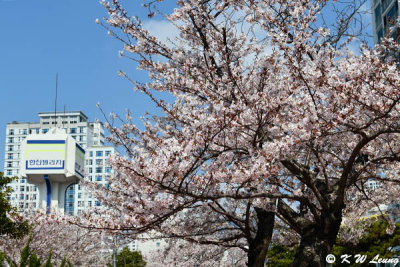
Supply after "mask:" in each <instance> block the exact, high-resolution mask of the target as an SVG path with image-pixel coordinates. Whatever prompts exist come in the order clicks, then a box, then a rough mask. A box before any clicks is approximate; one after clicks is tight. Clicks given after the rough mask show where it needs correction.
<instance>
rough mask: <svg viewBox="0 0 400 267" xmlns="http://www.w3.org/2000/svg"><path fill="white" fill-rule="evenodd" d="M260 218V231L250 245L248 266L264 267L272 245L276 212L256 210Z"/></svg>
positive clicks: (258, 230)
mask: <svg viewBox="0 0 400 267" xmlns="http://www.w3.org/2000/svg"><path fill="white" fill-rule="evenodd" d="M254 209H255V211H256V213H257V218H258V229H257V233H256V236H255V238H254V239H252V240H251V242H250V244H249V252H248V254H247V257H248V264H247V265H248V266H249V267H264V266H265V263H264V262H265V257H266V256H267V251H268V247H269V244H270V243H271V238H272V232H273V230H274V223H275V212H271V211H266V210H264V209H260V208H254Z"/></svg>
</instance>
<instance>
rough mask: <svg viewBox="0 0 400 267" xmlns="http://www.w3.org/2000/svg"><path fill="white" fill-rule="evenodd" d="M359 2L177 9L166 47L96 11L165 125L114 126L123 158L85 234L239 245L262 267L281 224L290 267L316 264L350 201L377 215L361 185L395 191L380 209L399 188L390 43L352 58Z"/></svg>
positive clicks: (129, 23)
mask: <svg viewBox="0 0 400 267" xmlns="http://www.w3.org/2000/svg"><path fill="white" fill-rule="evenodd" d="M151 2H153V1H151ZM156 2H159V1H156ZM363 3H364V2H363V1H349V5H348V6H343V5H341V6H339V5H337V4H336V1H333V2H330V1H325V0H321V1H318V0H316V1H307V0H302V1H298V0H296V1H295V0H288V1H280V0H279V1H278V0H259V1H243V0H225V1H194V0H193V1H191V0H181V1H177V4H178V8H177V9H175V11H174V12H173V14H171V15H168V16H166V18H167V19H168V20H169V21H170V22H171V23H172V24H174V25H176V27H177V29H178V30H179V33H180V34H179V36H178V37H176V38H175V39H173V40H170V42H167V43H164V42H162V41H160V40H159V39H157V37H155V36H152V35H151V34H150V33H149V31H147V30H146V29H144V28H143V24H142V22H141V21H140V20H139V19H138V18H136V17H131V16H129V15H128V13H127V12H126V11H125V10H124V9H123V8H122V6H121V5H120V4H119V1H116V0H114V1H112V2H111V3H109V2H104V5H105V7H106V8H107V10H108V13H109V17H108V18H107V19H106V22H107V23H108V24H109V25H110V26H111V27H112V29H109V31H110V34H111V35H114V36H116V37H117V38H119V39H120V40H121V41H122V42H123V43H124V50H125V53H127V57H130V58H132V59H133V60H134V61H136V62H137V67H138V68H139V69H143V70H145V71H147V72H148V73H149V76H150V82H148V83H140V82H138V81H133V80H131V81H132V83H133V84H134V87H135V89H136V90H139V91H141V92H144V93H146V94H147V95H149V96H150V97H151V99H152V100H153V101H154V102H155V104H156V105H157V106H158V107H160V108H161V109H162V112H163V115H162V116H153V117H147V118H146V119H145V129H144V130H141V129H140V128H138V127H136V126H135V125H133V124H132V122H131V114H128V115H127V119H126V121H124V122H123V124H122V126H121V127H119V128H118V127H113V121H110V122H109V124H108V125H107V126H108V129H109V130H110V132H111V134H112V136H111V138H109V141H111V142H113V143H114V144H115V145H117V146H118V145H119V146H123V147H124V148H125V149H126V150H127V156H126V157H124V156H119V155H117V156H115V157H113V158H111V161H110V162H111V164H112V165H113V167H114V169H115V170H116V171H117V172H118V174H117V175H116V176H115V177H113V178H112V179H110V188H109V189H106V190H103V192H100V193H99V194H98V195H97V197H98V198H99V199H100V200H101V201H102V202H103V204H104V206H105V209H104V210H103V211H101V213H99V215H100V216H101V217H98V218H97V219H96V215H95V214H94V215H92V217H91V218H90V220H88V221H86V222H82V223H86V224H89V226H95V227H99V228H104V229H120V230H123V231H124V232H125V233H129V232H130V233H131V234H133V235H134V234H136V233H139V232H142V231H148V230H150V229H155V230H156V231H158V232H160V233H161V234H162V235H163V236H165V237H169V238H180V239H184V240H187V241H191V242H195V243H199V244H210V245H211V244H212V245H218V246H224V247H226V248H231V247H237V248H240V249H242V250H243V251H245V252H246V253H247V257H248V265H249V266H263V265H264V260H265V255H266V253H267V249H268V247H269V244H270V242H271V239H272V238H273V229H274V223H275V220H276V218H275V217H276V216H275V215H277V216H278V217H279V218H280V219H281V220H282V221H283V222H284V223H285V224H287V225H289V226H290V228H291V229H292V230H294V231H295V232H297V234H298V236H299V237H300V244H299V248H298V250H297V253H296V256H295V260H294V263H293V265H295V266H309V265H312V266H324V265H325V257H326V255H327V254H328V253H329V252H330V251H331V250H332V248H333V245H334V244H335V242H336V238H337V235H338V232H339V229H340V225H341V223H342V218H343V212H345V210H346V209H351V208H353V209H355V207H354V206H352V205H354V203H355V201H353V200H354V199H353V193H354V192H357V193H358V194H360V195H363V196H364V197H363V198H361V197H360V198H359V199H360V202H359V203H358V204H359V205H360V204H361V203H368V204H369V205H370V203H373V205H376V204H377V203H376V202H374V201H371V197H370V196H371V192H370V190H369V189H368V187H367V186H366V184H367V181H368V179H376V180H378V181H380V182H381V183H382V184H383V185H384V186H385V188H387V189H388V190H389V191H388V193H387V194H385V196H382V197H385V201H386V202H390V201H392V199H390V196H391V194H392V193H393V194H394V193H395V192H396V191H398V190H396V187H395V186H396V185H397V184H398V182H399V178H398V175H397V170H398V169H399V162H398V161H399V159H400V157H399V152H400V147H399V146H398V143H399V142H398V141H399V137H398V134H399V133H400V126H399V124H398V120H399V119H400V114H399V100H400V90H399V88H400V77H399V73H398V70H397V68H396V65H395V63H394V61H393V59H391V58H390V55H391V54H392V53H391V51H392V52H394V51H397V49H398V45H397V44H396V43H395V42H392V41H391V40H385V39H383V42H382V45H381V46H379V47H378V48H377V49H376V50H373V49H369V48H368V47H366V46H361V48H360V51H359V55H358V54H354V53H352V52H351V51H349V50H348V49H346V46H347V45H348V44H349V43H350V42H351V38H350V37H352V36H351V35H352V34H351V29H350V28H349V27H350V26H349V25H352V23H351V22H352V21H353V19H354V17H355V14H356V13H357V11H358V10H359V9H360V6H361V5H362V4H363ZM330 4H332V5H333V7H334V9H335V8H336V9H341V8H343V9H342V12H339V13H333V15H332V17H334V20H335V18H337V22H338V24H337V26H338V27H337V28H327V27H324V23H323V22H324V20H323V19H321V17H323V16H322V15H323V14H324V10H326V8H327V7H329V5H330ZM147 7H149V8H151V6H147ZM151 14H152V13H151ZM152 15H153V14H152ZM321 20H322V21H321ZM382 52H385V53H386V54H385V55H387V56H388V57H386V58H385V55H384V54H383V53H382ZM129 53H130V54H129ZM122 55H124V53H122ZM121 75H122V76H126V77H127V78H128V79H129V77H128V76H127V75H126V74H125V73H123V72H121ZM155 91H159V92H168V93H169V94H170V95H172V96H173V97H174V99H175V101H174V103H173V104H167V103H166V102H165V101H163V100H162V99H158V98H157V97H156V94H154V92H155ZM114 118H115V117H114ZM98 191H101V188H99V189H98ZM372 195H373V193H372ZM365 205H366V204H365ZM371 205H372V204H371ZM105 214H107V215H106V216H105ZM104 218H107V219H106V220H104Z"/></svg>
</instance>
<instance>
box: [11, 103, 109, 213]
mask: <svg viewBox="0 0 400 267" xmlns="http://www.w3.org/2000/svg"><path fill="white" fill-rule="evenodd" d="M52 127H59V128H62V129H64V130H65V131H66V133H67V134H70V135H71V136H72V137H73V138H74V139H75V140H76V141H77V142H78V143H79V145H80V146H81V147H83V148H84V149H85V150H86V154H85V157H86V165H85V171H86V174H87V175H86V176H87V177H88V179H92V180H93V181H97V182H100V183H103V184H106V183H107V179H108V175H110V172H111V169H110V167H109V166H107V165H106V161H105V160H106V158H107V157H108V155H109V154H112V153H114V148H113V147H110V146H104V139H105V138H104V127H103V125H102V124H101V123H100V122H89V121H88V118H87V116H86V115H85V114H83V113H82V112H81V111H68V112H62V113H54V112H40V113H39V122H16V121H14V122H12V123H8V124H7V127H6V147H5V161H4V172H5V175H6V176H18V177H20V174H19V167H20V166H19V164H20V156H21V155H20V150H21V141H22V140H24V139H25V138H26V136H27V135H29V134H44V133H47V132H48V131H49V129H50V128H52ZM20 178H21V177H20ZM11 187H12V188H13V190H14V192H13V193H12V195H11V199H10V200H11V204H13V205H14V206H15V207H17V208H18V209H19V210H25V209H32V208H33V209H34V208H37V207H38V205H39V203H38V201H39V197H38V191H37V188H36V186H34V185H32V184H29V183H27V181H26V180H25V179H22V178H21V179H18V180H15V181H13V183H12V184H11ZM65 203H66V204H65V212H66V213H68V214H79V213H81V212H82V210H83V209H85V208H86V207H90V206H92V205H100V203H98V202H96V200H95V199H93V198H92V197H91V195H90V194H89V193H88V192H85V191H84V190H83V189H82V188H81V186H80V185H75V186H70V187H69V188H68V189H67V194H66V201H65Z"/></svg>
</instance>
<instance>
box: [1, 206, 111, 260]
mask: <svg viewBox="0 0 400 267" xmlns="http://www.w3.org/2000/svg"><path fill="white" fill-rule="evenodd" d="M17 219H20V220H24V221H29V222H30V223H31V225H32V229H31V231H30V233H29V234H27V235H25V236H24V237H20V238H13V237H8V236H0V251H2V252H5V254H6V255H7V257H8V258H9V259H10V260H11V261H12V262H13V263H14V264H15V266H19V264H20V259H21V258H20V257H21V251H22V249H23V248H24V247H25V245H26V244H27V242H28V239H29V238H31V242H30V249H31V251H33V252H34V253H35V254H36V255H37V256H38V257H39V258H42V259H47V258H48V257H49V254H50V252H51V254H52V261H54V262H56V263H57V264H60V262H61V261H62V260H63V259H64V258H66V259H68V260H69V261H70V262H71V263H72V264H73V265H74V266H89V265H96V266H102V265H105V264H106V263H107V261H108V260H109V257H110V251H109V250H108V248H109V245H110V244H109V243H111V241H112V240H109V239H107V238H106V236H105V235H104V234H103V233H101V232H99V231H90V230H88V229H85V228H81V227H78V226H76V225H73V224H70V223H69V221H70V220H71V219H69V218H66V217H64V216H59V215H55V214H53V215H46V214H44V213H41V212H37V213H34V214H25V215H22V216H19V217H18V218H17Z"/></svg>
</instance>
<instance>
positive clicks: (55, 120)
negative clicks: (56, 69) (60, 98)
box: [54, 73, 58, 125]
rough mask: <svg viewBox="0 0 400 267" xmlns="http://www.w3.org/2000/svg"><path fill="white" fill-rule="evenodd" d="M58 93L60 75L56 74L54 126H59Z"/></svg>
mask: <svg viewBox="0 0 400 267" xmlns="http://www.w3.org/2000/svg"><path fill="white" fill-rule="evenodd" d="M57 91H58V73H56V98H55V100H54V124H55V125H56V124H57Z"/></svg>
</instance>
